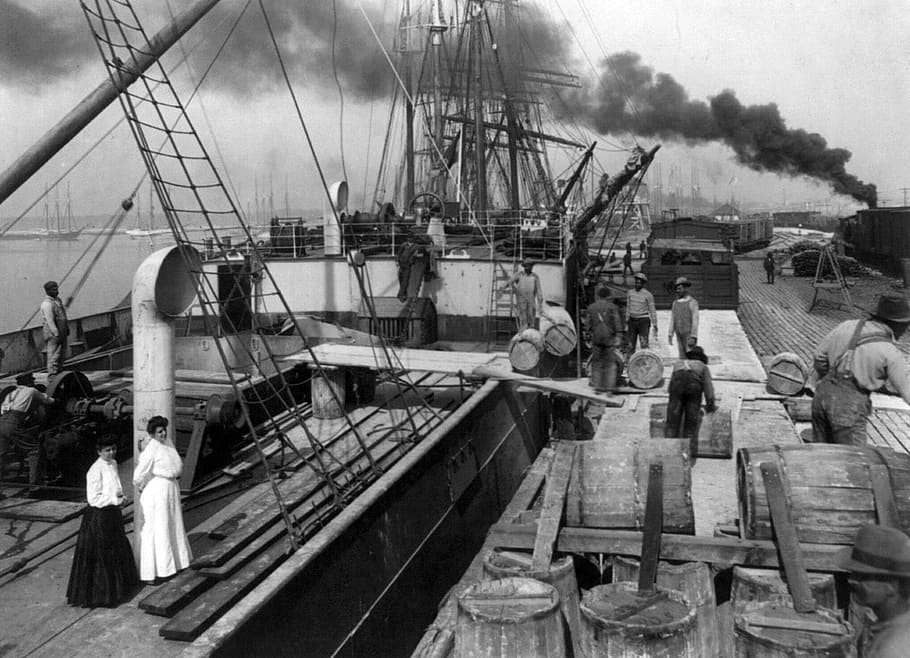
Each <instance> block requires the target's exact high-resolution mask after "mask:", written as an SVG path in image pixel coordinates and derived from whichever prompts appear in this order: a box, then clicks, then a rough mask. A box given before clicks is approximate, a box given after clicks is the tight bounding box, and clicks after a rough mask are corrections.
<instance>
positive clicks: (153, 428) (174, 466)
mask: <svg viewBox="0 0 910 658" xmlns="http://www.w3.org/2000/svg"><path fill="white" fill-rule="evenodd" d="M167 424H168V422H167V418H164V417H162V416H152V417H151V418H149V421H148V424H147V425H146V431H147V432H148V435H149V439H148V442H147V443H146V445H145V448H143V450H142V453H141V454H140V455H139V461H138V462H137V463H136V468H135V471H134V472H133V486H134V488H135V489H136V491H137V492H139V509H138V510H137V512H138V513H137V519H136V539H137V541H138V543H139V545H138V547H137V551H136V553H137V555H138V556H139V578H140V579H141V580H143V581H145V582H150V583H154V582H156V581H159V580H161V579H164V578H168V577H170V576H172V575H174V574H175V573H177V572H178V571H181V570H183V569H186V568H187V567H188V566H190V560H191V559H192V554H191V552H190V544H189V541H188V539H187V536H186V530H185V529H184V527H183V512H182V511H181V509H180V486H179V484H178V482H179V480H180V473H181V472H182V471H183V461H182V460H181V459H180V455H178V454H177V449H176V448H175V447H174V444H173V443H172V442H171V441H170V439H168V436H167Z"/></svg>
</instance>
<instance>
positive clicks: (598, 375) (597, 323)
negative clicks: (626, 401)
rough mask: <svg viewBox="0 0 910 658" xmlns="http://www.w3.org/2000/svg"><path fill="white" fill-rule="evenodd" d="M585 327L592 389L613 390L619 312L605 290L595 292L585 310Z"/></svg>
mask: <svg viewBox="0 0 910 658" xmlns="http://www.w3.org/2000/svg"><path fill="white" fill-rule="evenodd" d="M586 313H587V316H588V327H589V328H590V330H591V360H590V363H589V367H588V372H589V379H590V383H591V387H592V388H594V390H596V391H609V392H610V393H612V392H613V390H614V389H615V388H616V370H617V365H616V355H615V354H614V353H613V350H614V348H615V347H616V346H617V345H618V344H619V332H620V324H619V309H617V308H616V304H614V303H613V302H612V301H610V291H609V289H607V288H606V287H600V288H598V289H597V300H596V301H595V302H594V303H593V304H591V305H590V306H589V307H588V308H587V311H586Z"/></svg>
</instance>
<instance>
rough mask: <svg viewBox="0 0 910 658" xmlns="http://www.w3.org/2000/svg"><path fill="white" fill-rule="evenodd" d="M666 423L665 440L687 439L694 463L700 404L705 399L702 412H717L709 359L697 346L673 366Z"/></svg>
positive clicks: (699, 422)
mask: <svg viewBox="0 0 910 658" xmlns="http://www.w3.org/2000/svg"><path fill="white" fill-rule="evenodd" d="M668 390H669V393H670V400H669V402H668V403H667V423H666V425H665V426H664V436H665V437H667V438H671V439H672V438H676V439H683V438H685V439H689V442H690V444H691V449H690V452H689V454H690V456H691V458H692V459H693V460H694V459H695V449H696V447H697V442H698V428H699V425H701V400H702V396H704V398H705V411H707V412H708V413H713V412H715V411H717V402H716V399H715V397H714V382H713V380H712V379H711V371H710V370H709V369H708V356H707V355H706V354H705V351H704V350H703V349H702V348H701V347H700V346H698V345H695V346H693V347H692V348H691V349H689V350H688V351H687V352H686V358H685V359H683V360H681V361H677V362H676V363H674V364H673V373H672V374H671V375H670V385H669V387H668Z"/></svg>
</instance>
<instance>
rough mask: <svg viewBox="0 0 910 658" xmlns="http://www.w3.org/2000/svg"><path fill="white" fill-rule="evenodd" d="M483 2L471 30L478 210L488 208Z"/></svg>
mask: <svg viewBox="0 0 910 658" xmlns="http://www.w3.org/2000/svg"><path fill="white" fill-rule="evenodd" d="M483 16H484V8H483V3H482V2H480V1H478V2H475V3H474V26H473V28H472V30H471V39H472V43H471V46H472V48H471V53H472V54H473V56H474V163H475V164H474V167H475V170H476V171H475V173H474V177H475V181H476V183H475V184H476V198H475V199H474V208H475V210H477V211H478V212H484V211H485V210H486V209H487V164H486V140H485V139H484V137H485V134H484V133H485V130H486V128H485V127H484V121H483V118H484V117H483V61H482V57H483V39H482V37H483V25H482V24H483Z"/></svg>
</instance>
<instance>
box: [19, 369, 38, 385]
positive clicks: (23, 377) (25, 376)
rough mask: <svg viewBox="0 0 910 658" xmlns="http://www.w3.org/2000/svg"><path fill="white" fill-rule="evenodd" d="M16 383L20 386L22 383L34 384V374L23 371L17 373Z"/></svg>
mask: <svg viewBox="0 0 910 658" xmlns="http://www.w3.org/2000/svg"><path fill="white" fill-rule="evenodd" d="M16 383H17V384H19V385H20V386H22V385H23V384H34V383H35V376H34V375H33V374H32V373H30V372H23V373H21V374H19V375H16Z"/></svg>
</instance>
